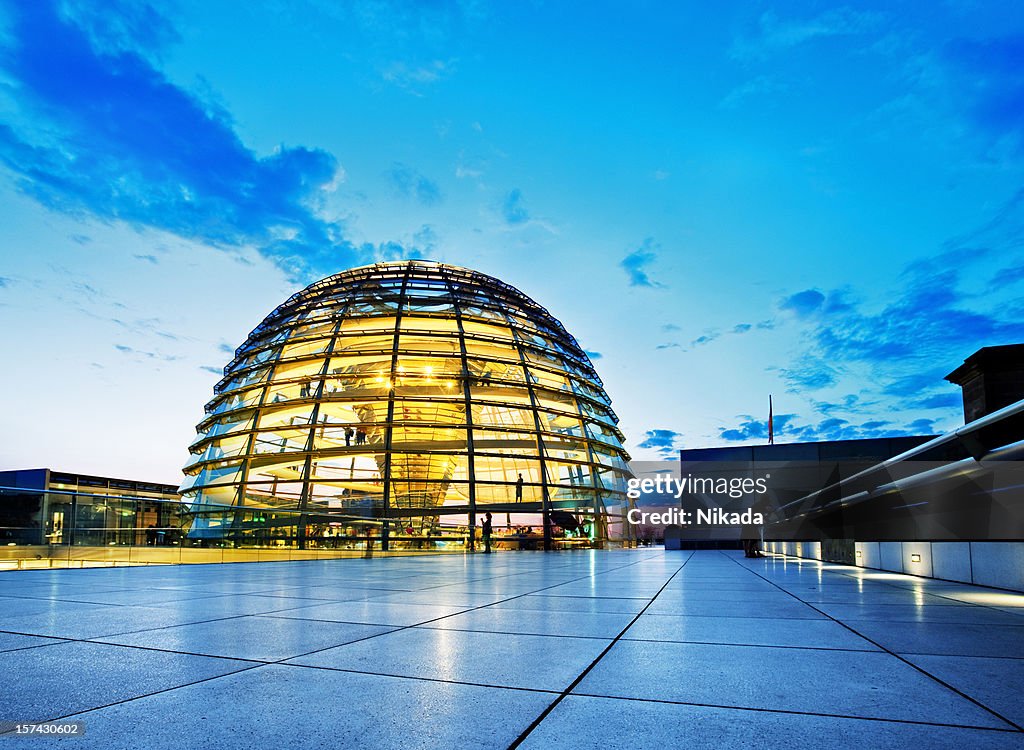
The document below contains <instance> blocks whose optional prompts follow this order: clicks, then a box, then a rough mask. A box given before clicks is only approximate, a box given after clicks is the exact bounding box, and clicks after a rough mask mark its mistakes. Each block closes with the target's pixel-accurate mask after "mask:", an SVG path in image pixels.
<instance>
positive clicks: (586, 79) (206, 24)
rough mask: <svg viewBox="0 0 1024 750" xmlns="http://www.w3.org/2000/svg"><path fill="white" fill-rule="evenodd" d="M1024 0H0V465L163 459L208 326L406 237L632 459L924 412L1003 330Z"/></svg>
mask: <svg viewBox="0 0 1024 750" xmlns="http://www.w3.org/2000/svg"><path fill="white" fill-rule="evenodd" d="M1022 166H1024V14H1022V13H1021V12H1020V10H1019V7H1018V6H1016V5H1015V4H1014V3H1011V2H1006V3H999V2H985V3H981V2H972V1H968V0H963V1H958V2H945V3H936V4H934V5H933V6H932V7H931V8H930V10H929V12H928V13H927V14H922V13H920V12H919V10H918V8H917V7H915V5H914V4H902V3H900V4H897V3H875V4H870V3H858V4H856V5H853V4H850V5H833V4H827V3H770V4H769V3H744V4H741V7H739V6H738V7H733V8H714V7H711V6H708V5H707V4H706V3H690V4H681V3H664V4H662V3H643V4H625V3H622V4H610V3H594V4H591V5H588V7H587V10H586V12H581V10H580V6H579V4H576V3H567V2H565V3H541V2H538V3H487V2H475V1H474V2H470V1H468V0H467V1H466V2H444V1H443V0H435V1H433V2H424V3H411V2H399V1H398V0H373V1H372V2H371V1H359V2H352V3H336V2H317V1H314V0H306V1H305V2H303V1H301V0H299V1H297V2H280V0H277V1H275V2H252V3H247V4H245V5H244V7H243V6H242V5H241V4H238V3H216V2H209V1H206V2H202V3H199V2H192V1H191V0H182V1H181V2H175V3H169V4H154V5H148V4H146V3H144V2H128V1H127V0H117V1H115V2H104V3H100V2H95V3H94V2H68V3H60V2H50V1H49V0H38V2H33V3H18V2H0V248H2V250H0V258H2V265H0V325H2V330H3V332H4V334H3V335H4V339H5V346H4V349H5V352H6V353H8V354H9V355H10V356H8V357H5V360H6V361H5V364H4V367H2V368H0V386H2V387H0V392H2V393H3V403H2V408H3V414H4V425H5V427H6V429H5V430H4V431H3V435H2V437H0V441H2V442H0V457H2V458H0V462H2V464H3V467H2V468H18V467H21V468H23V467H27V466H39V465H51V466H54V467H56V468H62V469H66V470H73V471H82V472H94V473H111V474H116V475H122V476H129V477H137V478H148V479H154V480H164V481H169V482H176V481H177V479H178V477H179V476H180V473H179V467H180V466H181V465H182V464H183V463H184V460H185V458H186V446H187V444H188V442H189V441H190V439H191V436H192V434H193V427H194V425H195V423H196V422H197V421H198V420H199V418H200V417H201V415H202V405H203V403H204V402H205V401H206V400H207V399H208V397H209V395H210V393H211V389H212V386H213V384H214V383H215V382H216V380H217V372H218V371H219V368H220V367H222V366H223V364H224V363H225V362H226V361H227V360H228V359H229V354H228V352H229V351H230V350H231V349H233V348H234V347H235V346H236V345H237V344H238V343H240V342H241V341H242V340H243V339H244V337H245V334H246V333H247V332H248V331H249V330H250V329H251V328H253V327H254V326H255V325H256V324H257V323H258V322H259V321H260V320H261V319H262V317H263V316H264V315H265V314H266V313H267V312H269V311H270V310H271V309H273V308H274V307H275V306H276V305H277V304H278V303H280V302H281V301H283V300H284V299H285V298H286V297H287V296H288V295H289V294H291V293H292V292H293V291H295V290H297V289H299V288H301V287H302V286H304V285H305V284H306V283H309V282H311V281H314V280H316V279H319V278H321V277H323V276H326V275H329V274H331V273H334V272H337V271H339V270H343V269H345V268H348V267H350V266H353V265H361V264H364V263H367V262H372V261H374V260H380V259H391V258H398V257H428V258H433V259H436V260H440V261H444V262H449V263H454V264H459V265H464V266H469V267H472V268H476V269H478V270H480V271H483V272H485V273H489V274H492V275H495V276H498V277H500V278H502V279H504V280H506V281H508V282H509V283H512V284H514V285H516V286H518V287H519V288H520V289H522V290H523V291H524V292H526V293H527V294H529V295H531V296H532V297H534V298H535V299H536V300H538V301H539V302H540V303H541V304H543V305H545V306H546V307H548V309H550V310H551V311H552V313H553V314H555V316H556V317H558V318H560V319H561V320H562V321H563V322H564V323H565V325H566V327H567V328H568V329H569V330H570V331H571V332H572V333H573V334H574V335H576V337H577V338H578V339H579V341H580V343H581V344H582V345H583V346H584V348H586V349H587V350H588V351H590V352H592V353H593V356H594V358H595V363H596V365H597V367H598V370H599V372H600V373H601V374H602V377H603V378H604V380H605V383H606V386H607V389H608V391H609V393H610V394H611V396H612V398H613V400H614V402H615V405H616V408H617V411H618V413H619V415H620V417H621V420H622V421H621V426H622V427H623V429H624V430H625V432H626V434H627V436H628V439H629V442H628V447H629V448H630V450H631V451H632V452H633V453H634V455H635V456H637V457H645V458H653V457H657V456H660V455H664V454H666V453H667V452H670V451H672V450H673V449H675V448H680V447H690V448H692V447H702V446H709V445H719V444H723V443H730V442H732V443H742V442H754V443H756V442H763V441H764V439H765V435H766V429H765V420H766V417H767V401H768V394H769V393H772V394H773V395H774V402H775V414H776V418H777V421H776V435H777V439H778V440H779V441H788V440H809V439H829V438H839V437H871V436H882V435H895V434H907V433H918V432H930V431H942V430H947V429H950V428H952V427H954V426H956V424H957V423H958V422H959V420H960V419H961V411H960V406H959V394H958V389H956V388H955V387H953V386H951V385H949V384H947V383H944V382H943V380H942V376H943V375H945V374H946V373H948V372H949V371H951V370H952V369H954V368H955V367H956V366H957V365H958V364H959V363H960V362H961V361H962V360H963V359H964V357H966V356H968V355H969V354H970V353H971V352H973V351H974V350H975V349H977V348H978V347H980V346H984V345H991V344H1002V343H1014V342H1020V341H1024V297H1022V291H1024V272H1022V271H1021V269H1022V268H1024V173H1022Z"/></svg>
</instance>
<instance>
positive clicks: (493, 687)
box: [0, 549, 1024, 750]
mask: <svg viewBox="0 0 1024 750" xmlns="http://www.w3.org/2000/svg"><path fill="white" fill-rule="evenodd" d="M58 718H66V719H67V721H69V722H80V723H81V726H82V727H83V728H84V734H83V735H81V736H80V737H78V738H66V739H61V740H55V739H32V738H26V737H17V736H14V735H10V734H8V735H4V736H3V737H2V738H0V743H7V744H10V745H11V746H12V747H24V748H28V747H33V746H53V745H54V744H55V743H56V742H61V743H65V744H66V745H67V746H68V747H70V748H76V747H77V748H83V749H84V748H91V747H100V748H122V747H123V748H152V749H153V750H156V749H157V748H181V747H188V748H207V747H209V748H218V749H220V750H226V749H229V748H260V747H273V748H284V747H287V748H301V747H321V746H322V747H331V746H333V747H359V748H420V747H422V748H442V747H453V748H459V750H464V749H466V748H505V747H510V746H516V747H523V748H551V747H566V748H569V747H585V748H646V747H651V748H667V747H713V746H715V745H717V744H722V745H727V746H732V747H752V746H761V747H786V746H796V747H801V748H816V747H822V748H826V747H827V748H836V747H918V748H936V747H957V748H961V749H962V748H989V747H999V748H1002V747H1021V748H1024V732H1022V730H1021V727H1022V726H1024V595H1018V594H1012V593H1008V592H999V591H995V590H992V589H983V588H979V587H974V586H967V585H961V584H955V583H949V582H944V581H934V580H926V579H920V578H913V577H910V576H900V575H894V574H888V573H881V572H878V571H866V570H858V569H855V568H849V567H844V566H839V565H832V564H827V563H826V564H821V563H817V562H811V561H797V560H794V559H792V558H782V557H768V558H765V559H756V560H747V559H744V558H743V556H742V554H740V553H737V552H732V551H729V552H718V551H700V552H696V553H694V552H666V551H664V550H660V549H655V550H629V551H608V552H599V551H596V552H585V551H577V552H560V553H551V554H544V553H539V552H510V553H498V554H493V555H483V554H476V555H472V556H436V557H405V558H387V559H369V560H362V559H358V560H335V561H315V562H288V563H261V564H235V565H193V566H173V567H172V566H168V567H148V568H143V567H140V568H105V569H86V570H55V571H34V572H21V573H3V574H0V721H12V722H40V721H47V720H53V719H58Z"/></svg>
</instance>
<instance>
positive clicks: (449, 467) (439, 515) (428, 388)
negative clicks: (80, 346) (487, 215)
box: [181, 261, 629, 543]
mask: <svg viewBox="0 0 1024 750" xmlns="http://www.w3.org/2000/svg"><path fill="white" fill-rule="evenodd" d="M214 390H215V395H214V398H213V399H212V400H211V401H210V402H209V403H208V404H207V405H206V417H205V418H204V419H203V420H202V422H200V424H199V425H198V427H197V432H198V436H197V438H196V440H195V441H194V442H193V444H192V445H191V447H190V451H191V454H192V455H191V458H190V460H189V462H188V464H187V465H186V466H185V469H184V471H185V474H186V478H185V481H184V482H183V484H182V486H181V490H182V492H183V494H184V496H185V499H186V501H187V502H189V503H190V506H191V508H192V512H193V517H194V521H193V524H192V531H191V532H190V533H191V535H192V536H193V537H209V538H220V539H226V538H229V537H232V538H234V539H235V540H236V541H237V540H238V539H240V538H246V537H252V536H253V535H256V534H258V533H263V534H264V536H266V537H267V538H268V539H269V538H277V539H280V538H285V537H289V535H293V536H294V537H296V538H297V539H298V541H299V542H300V543H304V541H305V538H306V536H307V535H308V534H309V533H311V532H310V528H311V527H312V526H313V525H318V524H319V525H324V524H328V525H333V526H336V527H337V526H339V525H348V526H351V527H354V528H357V529H359V528H361V529H363V530H364V531H365V530H366V529H372V528H377V529H379V530H384V529H386V528H387V526H388V524H389V523H391V524H392V525H394V526H395V527H396V528H400V529H406V530H412V532H413V533H423V532H425V531H426V530H427V529H432V530H436V529H437V528H438V527H439V525H444V523H445V521H446V519H447V520H448V521H449V522H454V521H457V520H458V519H459V518H460V517H461V518H463V519H467V520H468V519H472V518H473V515H471V514H476V515H477V516H479V514H481V513H483V512H485V511H488V510H490V511H492V512H495V513H498V512H500V513H501V514H513V513H515V514H523V513H527V514H528V513H534V514H536V513H539V512H541V511H543V510H544V509H545V508H547V509H548V510H552V511H555V510H559V509H561V510H564V511H566V513H572V514H574V517H575V518H577V519H579V520H581V521H586V522H587V524H588V525H587V526H581V528H583V529H586V534H587V535H588V536H589V537H590V538H591V539H597V540H598V541H604V540H606V539H608V538H609V537H613V538H614V537H617V536H621V534H622V532H623V527H622V524H621V510H622V508H623V507H624V506H625V504H626V502H627V501H626V498H625V486H624V485H625V478H626V477H627V476H628V468H627V466H626V461H628V459H629V456H628V455H627V454H626V453H625V451H624V450H623V448H622V434H621V433H620V431H619V430H618V428H617V427H616V422H617V419H616V417H615V415H614V413H613V412H612V410H611V404H610V400H609V398H608V396H607V395H606V394H605V392H604V389H603V387H602V384H601V380H600V378H598V376H597V373H596V372H595V371H594V367H593V365H592V364H591V362H590V360H589V358H588V357H587V355H586V354H585V353H584V352H583V351H582V349H581V348H580V347H579V345H578V344H577V343H576V340H575V339H574V338H573V337H572V336H571V335H569V333H568V332H566V330H565V329H564V328H563V327H562V325H561V323H559V322H558V321H557V320H556V319H555V318H554V317H552V316H551V315H550V314H549V313H548V311H547V310H545V309H544V308H543V307H541V306H540V305H538V304H537V303H536V302H534V301H533V300H531V299H530V298H529V297H527V296H526V295H524V294H523V293H522V292H520V291H518V290H517V289H514V288H513V287H511V286H509V285H507V284H504V283H503V282H501V281H499V280H497V279H495V278H492V277H490V276H486V275H484V274H481V273H477V272H475V271H470V270H468V269H464V268H458V267H455V266H448V265H442V264H438V263H433V262H426V261H403V262H396V263H381V264H377V265H372V266H365V267H362V268H356V269H352V270H350V271H346V272H344V273H340V274H337V275H335V276H331V277H329V278H326V279H324V280H322V281H319V282H316V283H315V284H312V285H310V286H309V287H307V288H306V289H304V290H302V291H301V292H298V293H297V294H295V295H293V296H292V297H291V298H290V299H288V300H287V301H286V302H285V303H284V304H282V305H281V306H279V307H278V308H277V309H276V310H274V311H273V312H272V313H270V315H268V316H267V317H266V319H265V320H264V321H263V322H262V323H260V325H259V326H257V327H256V329H255V330H254V331H253V332H252V333H251V334H249V336H248V338H247V339H246V341H245V342H244V343H243V344H242V345H241V346H240V347H239V348H238V349H237V350H236V352H235V357H234V358H233V359H232V361H231V362H230V363H229V364H228V365H227V367H225V368H224V378H223V379H222V380H221V381H220V382H219V383H218V384H217V386H216V387H215V389H214ZM520 476H521V477H522V479H521V480H520ZM566 513H561V514H559V515H560V516H561V517H562V518H564V517H566ZM268 515H272V517H273V519H274V521H273V523H271V524H270V526H271V527H272V529H271V530H268V526H267V524H268ZM505 517H507V518H511V516H508V515H506V516H505ZM523 517H525V516H523ZM453 519H454V520H453ZM467 520H463V523H466V522H467ZM496 523H497V522H496ZM261 524H262V525H261ZM566 525H568V526H571V525H572V524H571V523H570V524H566ZM367 533H369V532H367ZM385 533H386V532H385ZM432 533H434V532H432Z"/></svg>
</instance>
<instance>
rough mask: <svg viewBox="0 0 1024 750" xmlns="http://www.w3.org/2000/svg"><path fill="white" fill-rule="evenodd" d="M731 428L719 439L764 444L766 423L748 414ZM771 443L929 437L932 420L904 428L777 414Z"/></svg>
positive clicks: (874, 422) (723, 430)
mask: <svg viewBox="0 0 1024 750" xmlns="http://www.w3.org/2000/svg"><path fill="white" fill-rule="evenodd" d="M737 419H738V420H739V423H738V424H737V425H736V426H735V427H727V428H720V429H719V437H721V439H722V440H725V441H727V442H730V443H740V442H753V441H758V440H761V441H767V439H768V420H767V419H763V420H762V419H756V418H754V417H752V416H750V415H749V414H742V415H740V416H738V417H737ZM772 428H773V431H774V433H775V439H776V440H777V441H780V442H817V441H821V440H857V439H864V438H880V437H901V436H908V435H933V434H935V432H936V429H935V420H933V419H916V420H914V421H913V422H911V423H909V424H906V425H897V424H894V423H893V422H891V421H889V420H880V419H867V420H864V421H862V422H859V423H855V422H851V421H849V420H846V419H842V418H840V417H826V418H825V419H822V420H820V421H818V422H816V423H809V422H805V421H803V420H801V418H800V417H799V415H797V414H777V415H775V416H774V417H773V419H772Z"/></svg>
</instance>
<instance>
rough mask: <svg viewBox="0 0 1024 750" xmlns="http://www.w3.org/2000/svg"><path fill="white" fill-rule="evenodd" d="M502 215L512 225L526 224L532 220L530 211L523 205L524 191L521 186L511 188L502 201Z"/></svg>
mask: <svg viewBox="0 0 1024 750" xmlns="http://www.w3.org/2000/svg"><path fill="white" fill-rule="evenodd" d="M501 215H502V217H503V218H504V219H505V222H506V223H507V224H509V225H511V226H517V225H519V224H525V223H526V222H528V221H529V220H530V212H529V211H527V210H526V206H524V205H523V192H522V191H521V190H520V189H519V188H515V189H514V190H510V191H509V192H508V193H507V194H506V195H505V198H504V200H502V202H501Z"/></svg>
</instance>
